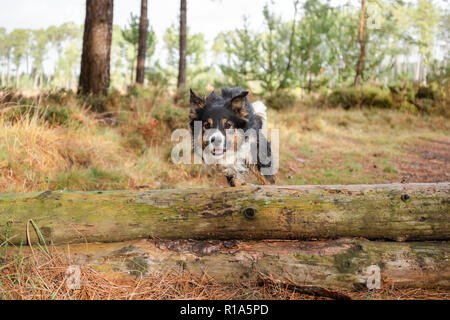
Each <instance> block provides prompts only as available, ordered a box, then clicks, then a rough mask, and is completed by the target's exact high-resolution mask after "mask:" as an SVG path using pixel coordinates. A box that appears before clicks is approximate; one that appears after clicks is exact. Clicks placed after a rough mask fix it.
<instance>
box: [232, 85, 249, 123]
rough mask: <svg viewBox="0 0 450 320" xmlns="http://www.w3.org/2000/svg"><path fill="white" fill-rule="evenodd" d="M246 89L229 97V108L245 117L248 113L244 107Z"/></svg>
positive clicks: (246, 94)
mask: <svg viewBox="0 0 450 320" xmlns="http://www.w3.org/2000/svg"><path fill="white" fill-rule="evenodd" d="M248 93H249V92H248V91H242V92H241V93H239V94H238V95H237V96H235V97H233V98H232V99H231V103H230V105H231V109H233V111H235V112H236V113H238V114H239V116H241V117H246V116H247V115H248V113H247V110H246V109H245V103H246V98H247V96H248Z"/></svg>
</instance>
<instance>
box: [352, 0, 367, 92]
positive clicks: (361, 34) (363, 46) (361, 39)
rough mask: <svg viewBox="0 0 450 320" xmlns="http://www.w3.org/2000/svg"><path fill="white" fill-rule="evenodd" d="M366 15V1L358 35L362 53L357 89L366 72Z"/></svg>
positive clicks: (362, 5) (356, 78)
mask: <svg viewBox="0 0 450 320" xmlns="http://www.w3.org/2000/svg"><path fill="white" fill-rule="evenodd" d="M365 14H366V9H365V0H361V16H360V19H359V33H358V38H359V47H360V50H361V53H360V55H359V59H358V64H357V66H356V76H355V82H354V86H355V87H358V86H359V82H360V79H361V77H362V74H363V71H364V60H365V59H366V41H365V39H364V26H365V24H366V22H365Z"/></svg>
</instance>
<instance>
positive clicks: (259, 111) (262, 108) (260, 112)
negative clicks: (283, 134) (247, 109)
mask: <svg viewBox="0 0 450 320" xmlns="http://www.w3.org/2000/svg"><path fill="white" fill-rule="evenodd" d="M252 106H253V109H254V110H255V114H256V115H257V116H260V117H261V119H262V122H263V124H262V129H263V130H264V129H265V128H266V123H267V107H266V105H265V104H264V103H263V102H262V101H256V102H253V103H252Z"/></svg>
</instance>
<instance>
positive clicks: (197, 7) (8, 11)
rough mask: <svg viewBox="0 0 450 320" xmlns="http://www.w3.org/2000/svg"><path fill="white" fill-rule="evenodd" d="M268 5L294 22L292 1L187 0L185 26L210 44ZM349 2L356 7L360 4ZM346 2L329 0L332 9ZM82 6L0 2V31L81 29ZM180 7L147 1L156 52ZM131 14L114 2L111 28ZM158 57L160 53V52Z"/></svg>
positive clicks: (256, 20)
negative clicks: (70, 24) (54, 27)
mask: <svg viewBox="0 0 450 320" xmlns="http://www.w3.org/2000/svg"><path fill="white" fill-rule="evenodd" d="M271 1H273V3H274V5H273V6H272V9H273V10H274V11H275V12H276V13H277V14H278V15H280V16H281V17H282V18H283V19H284V20H290V19H292V18H293V15H294V5H293V0H187V3H188V25H189V28H190V31H191V32H192V33H197V32H202V33H203V34H204V35H205V37H206V40H207V41H209V43H210V44H211V43H212V41H213V40H214V38H215V37H216V36H217V34H218V33H219V32H221V31H226V30H232V29H235V28H237V27H241V26H242V24H243V21H242V17H243V16H244V15H247V16H248V17H249V23H250V27H251V28H252V29H256V30H259V29H261V28H262V27H263V15H262V10H263V7H264V5H265V4H266V3H267V2H271ZM350 1H351V2H353V3H354V4H355V5H358V4H359V0H350ZM409 1H411V0H407V2H409ZM302 2H303V1H300V3H302ZM347 2H348V0H331V4H332V5H343V4H345V3H347ZM435 2H437V3H439V4H440V5H441V6H443V7H447V6H448V5H449V3H448V2H449V0H435ZM85 3H86V2H85V0H0V4H1V6H0V7H1V8H2V10H0V27H4V28H6V29H7V31H11V30H13V29H15V28H30V29H39V28H47V27H49V26H50V25H60V24H62V23H64V22H69V21H72V22H75V23H76V24H78V25H81V24H83V23H84V16H85ZM179 5H180V0H148V6H149V9H148V11H149V12H148V16H149V21H150V25H151V26H152V28H153V29H154V31H155V32H156V35H157V37H158V44H157V50H159V49H160V48H162V46H163V41H162V37H163V35H164V32H165V30H166V29H167V28H168V27H170V26H171V25H173V24H175V25H176V26H177V27H178V14H179ZM131 12H133V13H134V14H138V15H139V12H140V0H114V24H117V25H120V26H125V25H127V23H128V20H129V17H130V13H131ZM159 53H160V54H161V53H162V52H161V51H160V50H159ZM157 54H158V53H157ZM50 60H52V57H51V56H50ZM52 63H53V62H52V61H48V62H47V63H46V65H47V66H48V67H50V65H51V64H52ZM46 69H47V68H46Z"/></svg>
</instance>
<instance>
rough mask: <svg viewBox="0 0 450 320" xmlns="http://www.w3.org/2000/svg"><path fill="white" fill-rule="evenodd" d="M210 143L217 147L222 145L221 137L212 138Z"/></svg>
mask: <svg viewBox="0 0 450 320" xmlns="http://www.w3.org/2000/svg"><path fill="white" fill-rule="evenodd" d="M210 141H211V143H214V144H215V145H219V144H221V143H222V137H221V136H212V137H211V139H210Z"/></svg>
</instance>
